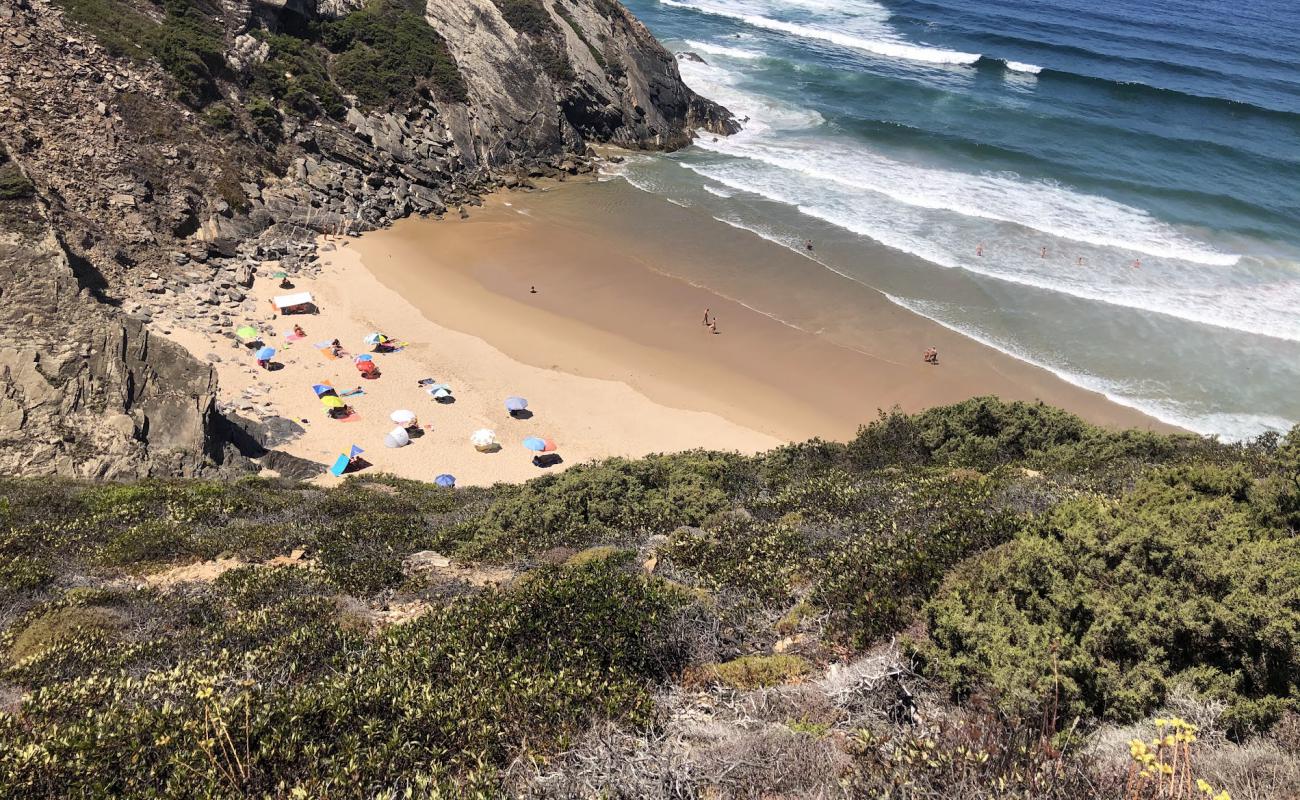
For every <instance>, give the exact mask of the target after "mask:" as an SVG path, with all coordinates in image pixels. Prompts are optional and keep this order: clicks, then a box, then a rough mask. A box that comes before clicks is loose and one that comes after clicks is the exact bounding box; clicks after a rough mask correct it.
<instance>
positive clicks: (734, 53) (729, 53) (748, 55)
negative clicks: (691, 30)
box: [686, 39, 763, 61]
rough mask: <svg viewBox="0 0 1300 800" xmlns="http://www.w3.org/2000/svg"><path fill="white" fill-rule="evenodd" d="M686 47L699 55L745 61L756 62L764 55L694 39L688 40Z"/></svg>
mask: <svg viewBox="0 0 1300 800" xmlns="http://www.w3.org/2000/svg"><path fill="white" fill-rule="evenodd" d="M686 45H687V46H688V47H690V48H691V50H694V51H696V52H699V53H708V54H710V55H715V56H724V57H726V58H739V59H742V60H744V61H755V60H757V59H760V58H762V57H763V54H762V53H756V52H754V51H753V50H741V49H740V48H738V47H725V46H723V45H720V44H713V43H712V42H697V41H695V40H694V39H687V40H686Z"/></svg>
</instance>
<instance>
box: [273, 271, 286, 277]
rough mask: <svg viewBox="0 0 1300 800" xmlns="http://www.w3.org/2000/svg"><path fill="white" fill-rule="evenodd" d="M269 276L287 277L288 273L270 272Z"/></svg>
mask: <svg viewBox="0 0 1300 800" xmlns="http://www.w3.org/2000/svg"><path fill="white" fill-rule="evenodd" d="M271 277H272V278H287V277H289V273H287V272H272V273H271Z"/></svg>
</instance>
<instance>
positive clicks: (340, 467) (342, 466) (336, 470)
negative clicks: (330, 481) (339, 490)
mask: <svg viewBox="0 0 1300 800" xmlns="http://www.w3.org/2000/svg"><path fill="white" fill-rule="evenodd" d="M350 461H351V459H349V458H348V457H347V456H344V455H340V456H339V457H338V458H336V459H334V465H333V466H332V467H330V474H331V475H333V476H334V477H336V478H341V477H343V473H345V472H347V471H348V463H349V462H350Z"/></svg>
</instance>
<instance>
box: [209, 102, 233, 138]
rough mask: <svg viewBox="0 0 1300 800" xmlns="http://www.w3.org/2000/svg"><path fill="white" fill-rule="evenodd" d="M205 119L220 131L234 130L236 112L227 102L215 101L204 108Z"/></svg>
mask: <svg viewBox="0 0 1300 800" xmlns="http://www.w3.org/2000/svg"><path fill="white" fill-rule="evenodd" d="M203 121H204V122H205V123H207V124H208V125H210V126H211V127H213V128H216V129H217V130H219V131H229V130H234V127H235V114H234V112H233V111H231V110H230V106H228V105H226V104H225V103H213V104H211V105H210V106H208V107H207V108H205V109H203Z"/></svg>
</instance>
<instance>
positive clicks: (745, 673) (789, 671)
mask: <svg viewBox="0 0 1300 800" xmlns="http://www.w3.org/2000/svg"><path fill="white" fill-rule="evenodd" d="M811 668H812V666H811V665H810V664H809V663H808V662H807V661H806V660H804V659H803V658H800V657H799V656H796V655H788V654H777V655H770V656H741V657H740V658H735V659H732V660H731V661H724V662H722V663H721V664H711V665H708V666H706V667H704V670H703V671H704V674H705V675H706V676H707V677H708V678H709V679H711V680H713V681H715V682H717V683H719V684H721V685H723V686H730V687H731V688H733V689H760V688H762V687H765V686H780V685H781V684H783V683H790V682H792V681H795V680H798V679H799V678H802V677H803V676H804V675H807V674H808V672H809V671H810V670H811Z"/></svg>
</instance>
